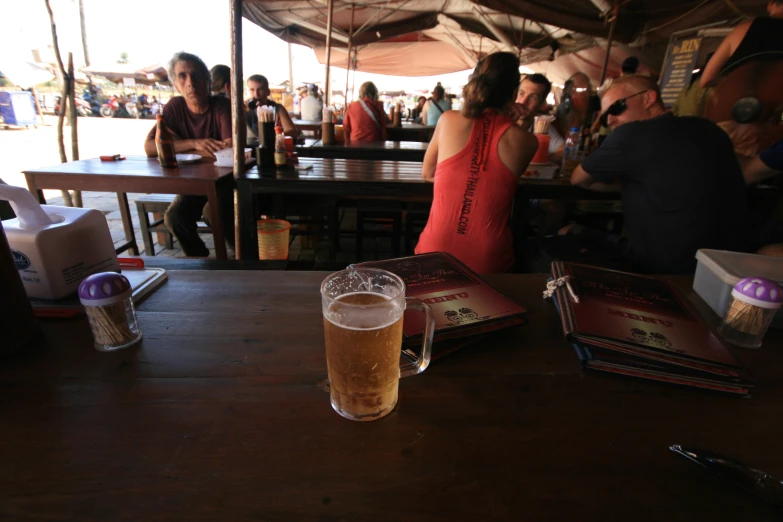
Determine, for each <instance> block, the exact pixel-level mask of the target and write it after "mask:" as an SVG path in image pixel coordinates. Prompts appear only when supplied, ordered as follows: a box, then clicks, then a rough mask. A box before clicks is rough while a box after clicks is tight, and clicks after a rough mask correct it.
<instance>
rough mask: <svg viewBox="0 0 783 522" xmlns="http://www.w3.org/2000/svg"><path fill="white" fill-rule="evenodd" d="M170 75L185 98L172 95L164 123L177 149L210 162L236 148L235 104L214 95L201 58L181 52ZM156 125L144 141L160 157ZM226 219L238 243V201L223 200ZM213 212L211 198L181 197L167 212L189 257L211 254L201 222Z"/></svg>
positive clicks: (152, 155) (226, 227)
mask: <svg viewBox="0 0 783 522" xmlns="http://www.w3.org/2000/svg"><path fill="white" fill-rule="evenodd" d="M168 73H169V78H171V80H172V83H173V85H174V88H175V89H176V90H177V92H179V93H180V94H181V95H182V96H175V97H173V98H171V99H170V100H169V101H168V103H166V106H165V108H164V110H163V122H164V123H165V124H166V127H168V129H169V131H170V132H171V134H172V136H173V137H174V150H175V151H176V152H177V153H180V152H183V153H184V152H190V153H195V154H199V155H201V156H202V157H204V158H208V159H210V160H213V161H214V159H215V152H217V151H219V150H222V149H225V148H227V147H231V145H232V139H231V136H232V135H231V104H230V102H229V100H228V98H224V97H218V96H210V94H209V93H210V83H211V80H210V74H209V69H207V66H206V65H205V64H204V62H203V61H202V60H201V58H199V57H198V56H195V55H193V54H189V53H184V52H179V53H176V54H175V55H174V57H173V58H172V59H171V61H170V62H169V65H168ZM156 128H157V126H153V127H152V129H151V130H150V132H149V134H148V135H147V139H146V140H145V142H144V151H145V152H146V153H147V157H150V158H155V157H157V156H158V151H157V148H156V146H155V130H156ZM220 211H221V218H222V221H223V229H224V232H225V237H226V241H227V242H228V243H229V245H230V246H232V247H233V244H234V205H233V201H225V202H221V205H220ZM202 215H203V216H205V217H206V218H207V219H208V217H209V216H210V209H209V205H208V204H207V197H206V196H193V195H188V196H184V195H178V196H177V197H176V198H175V199H174V202H173V203H172V204H171V205H170V206H169V208H168V209H167V210H166V214H165V217H164V221H165V223H166V227H168V229H169V230H170V231H171V233H172V234H174V237H176V238H177V241H179V244H180V247H181V248H182V251H183V252H184V253H185V255H187V256H200V257H204V256H208V255H209V249H208V248H207V247H206V245H205V244H204V242H203V241H202V240H201V238H200V237H199V235H198V232H197V227H196V224H197V222H198V221H199V219H201V217H202Z"/></svg>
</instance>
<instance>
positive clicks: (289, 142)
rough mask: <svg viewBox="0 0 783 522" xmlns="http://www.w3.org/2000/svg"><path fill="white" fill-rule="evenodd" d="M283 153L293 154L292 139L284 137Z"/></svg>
mask: <svg viewBox="0 0 783 522" xmlns="http://www.w3.org/2000/svg"><path fill="white" fill-rule="evenodd" d="M285 151H286V152H287V153H289V154H291V153H292V152H294V138H292V137H291V136H286V137H285Z"/></svg>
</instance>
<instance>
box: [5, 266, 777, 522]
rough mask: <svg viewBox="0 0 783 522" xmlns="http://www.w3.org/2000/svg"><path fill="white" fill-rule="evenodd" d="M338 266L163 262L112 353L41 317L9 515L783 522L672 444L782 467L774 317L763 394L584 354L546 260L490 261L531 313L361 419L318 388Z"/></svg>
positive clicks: (9, 368) (758, 355) (9, 464)
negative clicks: (717, 390)
mask: <svg viewBox="0 0 783 522" xmlns="http://www.w3.org/2000/svg"><path fill="white" fill-rule="evenodd" d="M326 275H327V274H326V273H322V272H321V273H319V272H276V271H246V272H242V271H220V272H210V271H181V272H179V271H173V272H170V273H169V281H168V282H167V283H166V284H165V285H164V286H163V287H161V288H160V289H159V290H158V291H157V292H156V293H154V294H153V295H151V296H150V297H149V298H148V299H147V300H146V301H145V302H143V303H142V304H141V306H140V307H139V313H138V317H139V323H140V325H141V328H142V330H143V332H144V339H143V341H142V342H141V344H139V345H137V346H136V347H133V348H130V349H126V350H122V351H119V352H115V353H100V352H97V351H95V350H94V349H93V347H92V338H91V335H90V332H89V327H88V325H87V320H86V319H84V318H79V319H74V320H45V321H43V323H42V324H43V328H44V332H45V337H46V341H45V342H43V343H42V344H41V346H39V347H37V348H35V349H31V350H29V351H27V352H24V353H20V354H17V355H15V356H12V357H10V358H6V360H4V362H3V364H2V365H0V383H2V386H3V390H4V392H5V399H4V400H3V401H2V406H0V413H1V414H2V419H3V427H4V429H2V430H0V448H2V461H0V462H2V463H1V464H0V519H8V520H79V521H96V522H97V521H100V522H105V521H109V520H111V521H117V520H133V521H141V520H144V521H152V520H188V521H200V520H204V521H207V520H209V521H212V520H263V521H312V520H320V521H338V520H339V521H370V520H372V521H381V522H383V521H389V522H399V521H412V522H416V521H421V522H432V521H448V522H452V521H454V520H525V521H530V520H596V521H602V522H604V521H618V522H619V521H622V522H627V521H661V520H666V521H687V522H692V521H694V520H709V521H722V520H727V521H738V520H752V521H754V522H763V521H772V520H780V517H779V514H778V513H776V512H774V511H773V510H772V509H770V508H768V507H767V506H766V505H764V504H762V503H760V502H759V501H757V500H755V499H754V498H752V497H750V496H748V495H747V494H746V493H744V492H742V491H741V490H739V489H737V488H736V487H734V486H731V485H729V484H725V483H723V482H721V481H720V480H718V479H716V478H714V477H712V476H711V475H710V474H708V473H707V472H706V471H704V470H703V469H701V468H699V467H697V466H695V465H694V464H692V463H690V462H689V461H686V460H685V459H683V458H681V457H679V456H677V455H675V454H673V453H672V452H670V451H669V450H668V446H669V445H671V444H682V445H690V446H693V447H702V448H705V449H712V450H715V451H720V452H722V453H724V454H727V455H730V456H733V457H735V458H737V459H740V460H743V461H745V462H746V463H748V464H752V465H755V466H757V467H758V468H760V469H763V470H765V471H767V472H769V473H772V474H775V475H777V476H783V452H781V451H780V450H779V448H778V446H779V444H780V441H781V440H783V421H781V416H780V411H781V408H782V407H783V379H782V377H783V369H782V368H783V353H781V351H780V346H781V342H782V341H783V333H781V332H780V331H771V332H770V333H769V334H768V337H767V342H766V343H765V346H764V347H763V348H762V349H760V350H755V351H743V352H742V353H741V355H742V357H743V359H744V360H745V362H746V364H747V365H748V366H749V367H750V368H751V369H752V370H753V372H754V373H755V375H756V377H758V378H759V379H760V380H761V381H762V384H761V386H760V389H759V391H758V393H757V396H756V397H755V398H753V399H751V400H740V399H734V398H729V397H723V396H719V395H711V394H707V393H700V392H695V391H689V390H682V389H677V388H671V387H667V386H664V385H659V384H653V383H645V382H637V381H631V380H623V379H620V378H613V377H608V376H602V375H598V374H590V373H588V374H585V373H583V372H582V371H581V370H580V367H579V363H578V362H577V359H576V356H575V355H574V353H573V351H572V349H571V348H570V346H569V345H568V344H567V343H566V342H565V341H564V339H563V337H562V334H561V330H560V326H559V323H558V320H557V317H556V314H555V312H554V310H553V308H552V305H551V304H550V303H547V302H543V301H542V300H541V290H542V288H543V286H544V281H545V276H544V275H494V276H489V277H488V279H489V280H490V281H491V282H493V283H494V284H495V285H496V286H497V287H498V288H500V289H501V290H502V291H504V292H505V293H506V294H507V295H509V296H510V297H511V298H512V299H514V300H515V301H517V302H518V303H520V304H522V305H524V306H525V307H527V308H528V310H529V313H528V319H529V322H530V324H528V325H526V326H521V327H517V328H513V329H509V330H506V331H503V332H497V333H495V334H492V335H491V336H489V337H487V338H486V339H485V340H484V341H482V342H480V343H477V344H474V345H472V346H469V347H466V348H464V349H462V350H461V351H460V352H458V353H455V354H453V355H450V356H448V357H445V358H443V359H441V360H438V361H436V362H434V363H433V364H432V366H431V367H430V368H429V369H427V370H426V371H425V372H424V373H423V374H421V375H417V376H413V377H408V378H405V379H403V380H402V381H401V383H400V402H399V404H398V406H397V408H396V409H395V411H394V412H393V413H391V414H390V415H389V416H388V417H386V418H384V419H381V420H378V421H375V422H369V423H357V422H352V421H348V420H346V419H343V418H342V417H340V416H338V415H337V414H336V413H335V412H334V411H333V410H332V408H331V406H330V404H329V396H328V394H327V393H326V392H325V390H324V388H323V387H322V386H321V383H322V382H323V381H324V379H326V360H325V354H324V343H323V333H322V318H321V306H320V298H319V295H318V289H319V285H320V283H321V281H322V280H323V279H324V277H325V276H326ZM682 281H683V282H684V283H686V284H687V283H688V279H682Z"/></svg>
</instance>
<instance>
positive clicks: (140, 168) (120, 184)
mask: <svg viewBox="0 0 783 522" xmlns="http://www.w3.org/2000/svg"><path fill="white" fill-rule="evenodd" d="M232 171H233V169H232V168H230V167H216V166H215V165H214V164H213V162H212V161H201V162H198V163H190V164H182V165H180V166H179V168H177V169H163V168H162V167H161V166H160V163H158V160H157V158H147V157H145V156H128V157H127V159H125V160H123V161H101V160H100V159H99V158H93V159H86V160H79V161H71V162H68V163H60V164H58V165H53V166H51V167H43V168H38V169H30V170H25V171H24V175H25V178H26V179H27V186H28V188H29V189H30V192H32V193H33V195H34V196H36V197H37V198H38V200H39V201H40V202H42V203H45V200H44V198H43V193H42V192H40V191H41V190H42V189H59V190H85V191H92V192H117V193H118V200H119V205H120V213H121V214H122V221H123V225H124V226H125V235H126V238H127V240H128V242H129V243H131V242H132V243H133V248H136V238H135V234H134V232H133V223H132V222H131V217H130V209H129V208H128V198H127V197H126V195H125V193H126V192H140V193H155V194H184V195H199V196H207V198H208V200H209V206H210V209H211V213H212V216H211V223H212V234H213V235H214V238H215V254H216V256H217V257H218V258H219V259H226V244H225V241H224V239H223V227H222V222H221V219H220V212H219V201H220V199H221V198H220V197H218V195H219V194H220V193H222V192H223V191H230V190H232V187H233V176H232V175H231V174H232ZM134 253H135V254H136V255H138V249H136V250H135V252H134Z"/></svg>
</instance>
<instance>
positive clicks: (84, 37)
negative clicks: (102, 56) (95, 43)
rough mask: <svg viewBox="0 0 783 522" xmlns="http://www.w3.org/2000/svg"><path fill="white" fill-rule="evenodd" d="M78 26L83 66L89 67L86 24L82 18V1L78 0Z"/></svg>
mask: <svg viewBox="0 0 783 522" xmlns="http://www.w3.org/2000/svg"><path fill="white" fill-rule="evenodd" d="M79 25H81V28H82V49H83V50H84V65H86V66H87V67H89V66H90V53H89V51H88V50H87V22H86V19H85V17H84V0H79Z"/></svg>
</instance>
